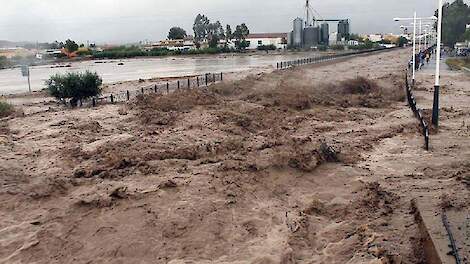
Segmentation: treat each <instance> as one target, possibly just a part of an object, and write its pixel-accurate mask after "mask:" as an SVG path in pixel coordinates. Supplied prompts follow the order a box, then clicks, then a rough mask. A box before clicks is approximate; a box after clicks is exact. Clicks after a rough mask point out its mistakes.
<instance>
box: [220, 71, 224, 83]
mask: <svg viewBox="0 0 470 264" xmlns="http://www.w3.org/2000/svg"><path fill="white" fill-rule="evenodd" d="M223 80H224V73H223V72H221V73H220V81H223Z"/></svg>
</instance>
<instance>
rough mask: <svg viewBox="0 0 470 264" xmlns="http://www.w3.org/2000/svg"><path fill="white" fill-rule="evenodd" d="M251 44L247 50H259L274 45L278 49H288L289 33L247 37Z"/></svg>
mask: <svg viewBox="0 0 470 264" xmlns="http://www.w3.org/2000/svg"><path fill="white" fill-rule="evenodd" d="M246 41H248V42H249V44H250V45H249V46H248V48H247V49H258V47H260V46H270V45H273V46H274V47H276V49H286V48H287V33H255V34H249V35H248V36H247V37H246Z"/></svg>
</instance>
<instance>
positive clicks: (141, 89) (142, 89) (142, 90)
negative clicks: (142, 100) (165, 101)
mask: <svg viewBox="0 0 470 264" xmlns="http://www.w3.org/2000/svg"><path fill="white" fill-rule="evenodd" d="M140 91H141V92H142V95H144V87H142V88H140Z"/></svg>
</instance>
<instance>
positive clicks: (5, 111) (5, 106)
mask: <svg viewBox="0 0 470 264" xmlns="http://www.w3.org/2000/svg"><path fill="white" fill-rule="evenodd" d="M12 113H13V106H12V105H11V104H9V103H7V102H2V101H0V117H6V116H9V115H11V114H12Z"/></svg>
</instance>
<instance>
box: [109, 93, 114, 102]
mask: <svg viewBox="0 0 470 264" xmlns="http://www.w3.org/2000/svg"><path fill="white" fill-rule="evenodd" d="M110 97H111V103H112V104H114V96H113V94H111V96H110Z"/></svg>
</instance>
